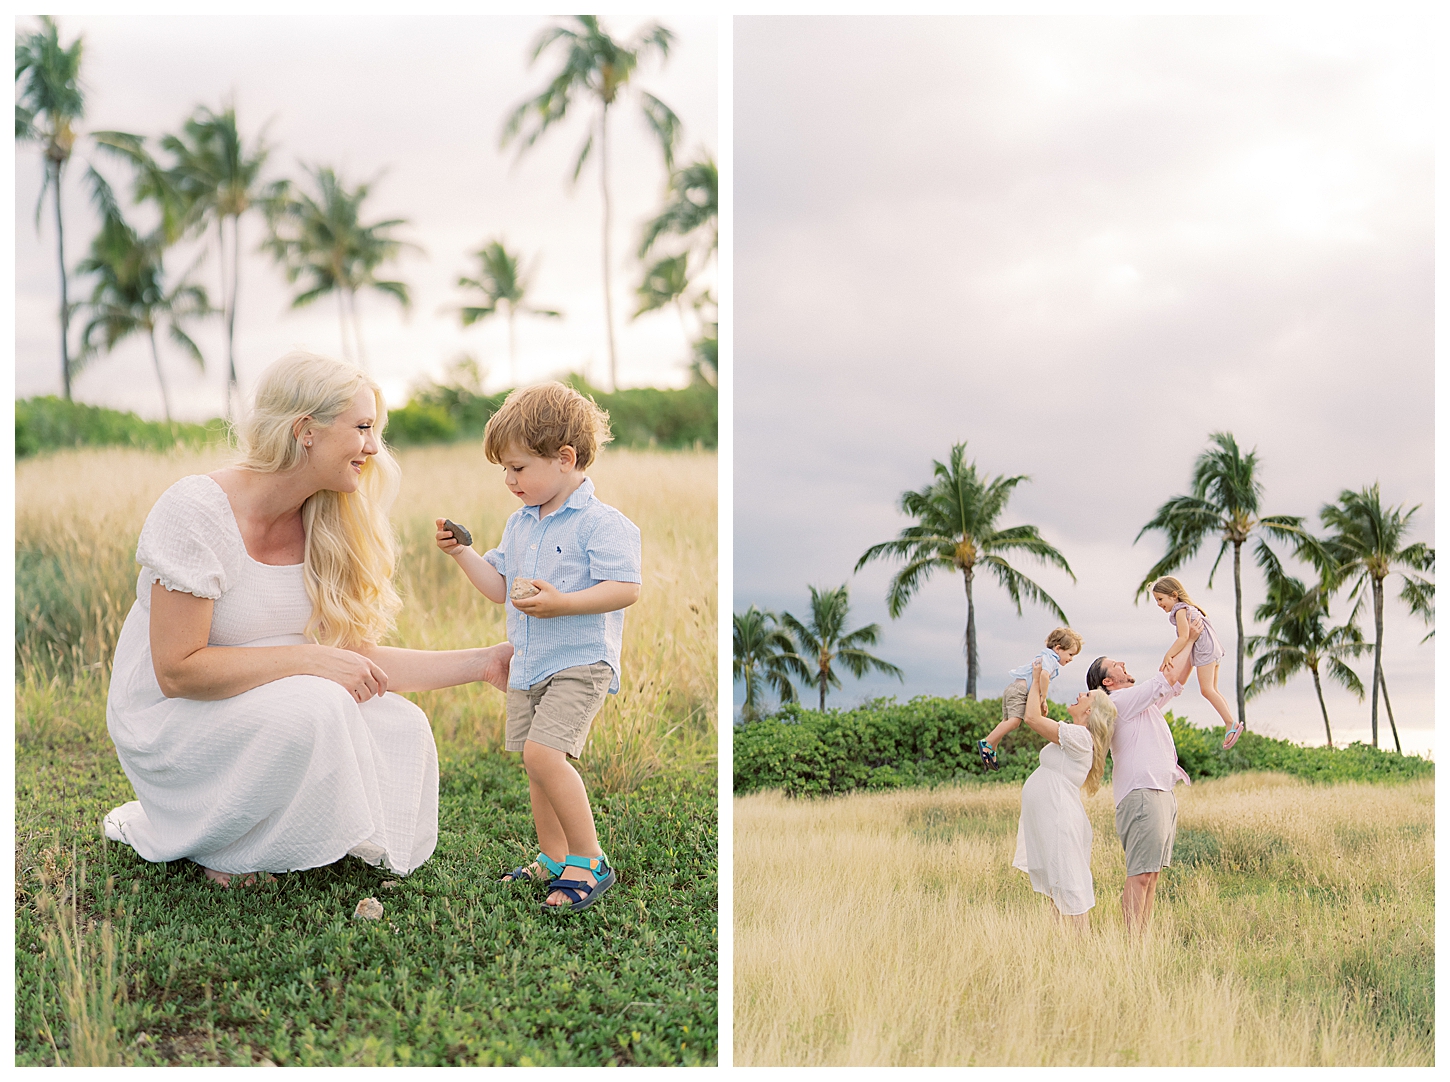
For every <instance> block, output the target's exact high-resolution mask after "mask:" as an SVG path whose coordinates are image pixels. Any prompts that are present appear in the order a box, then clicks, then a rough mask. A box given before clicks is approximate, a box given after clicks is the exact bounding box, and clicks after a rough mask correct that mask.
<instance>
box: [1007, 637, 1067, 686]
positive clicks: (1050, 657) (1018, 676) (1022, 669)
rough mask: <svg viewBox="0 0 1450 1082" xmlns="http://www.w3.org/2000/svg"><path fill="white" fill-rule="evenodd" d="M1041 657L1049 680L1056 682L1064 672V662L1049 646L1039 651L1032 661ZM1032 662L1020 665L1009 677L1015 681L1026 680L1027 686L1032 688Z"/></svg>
mask: <svg viewBox="0 0 1450 1082" xmlns="http://www.w3.org/2000/svg"><path fill="white" fill-rule="evenodd" d="M1039 657H1040V658H1041V659H1042V671H1043V672H1045V673H1046V674H1047V679H1048V680H1056V679H1057V674H1058V673H1059V672H1061V671H1062V662H1061V661H1060V660H1059V659H1058V656H1057V651H1056V650H1054V649H1053V648H1052V647H1050V646H1049V647H1047V648H1046V649H1044V650H1041V651H1039V652H1038V653H1037V656H1036V657H1034V658H1033V659H1032V661H1036V660H1037V658H1039ZM1032 661H1029V662H1028V663H1027V664H1026V665H1018V666H1017V668H1015V669H1012V670H1011V671H1010V673H1009V674H1008V675H1010V676H1011V677H1012V679H1013V680H1026V681H1027V686H1028V687H1029V688H1030V687H1031V686H1032Z"/></svg>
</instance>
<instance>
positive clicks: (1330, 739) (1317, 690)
mask: <svg viewBox="0 0 1450 1082" xmlns="http://www.w3.org/2000/svg"><path fill="white" fill-rule="evenodd" d="M1309 671H1310V672H1311V673H1313V674H1314V694H1315V695H1317V696H1318V697H1319V712H1320V713H1321V714H1323V715H1324V743H1325V744H1326V745H1327V746H1328V747H1329V748H1331V749H1332V748H1333V747H1334V734H1333V733H1331V732H1330V731H1329V708H1328V707H1326V706H1325V705H1324V690H1323V689H1322V688H1321V687H1320V686H1319V666H1318V665H1311V666H1310V667H1309Z"/></svg>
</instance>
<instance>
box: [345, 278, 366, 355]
mask: <svg viewBox="0 0 1450 1082" xmlns="http://www.w3.org/2000/svg"><path fill="white" fill-rule="evenodd" d="M347 306H348V308H349V309H351V311H352V344H353V348H354V349H355V350H357V366H358V367H359V368H361V369H362V370H363V371H364V372H366V371H367V370H368V357H367V354H366V353H364V352H363V344H362V322H361V321H360V320H359V319H358V317H357V290H355V289H349V290H348V291H347Z"/></svg>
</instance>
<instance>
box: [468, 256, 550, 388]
mask: <svg viewBox="0 0 1450 1082" xmlns="http://www.w3.org/2000/svg"><path fill="white" fill-rule="evenodd" d="M473 254H474V256H476V257H477V259H478V265H479V275H478V277H477V278H468V277H460V278H459V279H458V285H459V287H460V288H462V289H476V290H478V291H479V292H480V293H482V294H483V301H482V303H480V304H478V305H475V306H471V307H469V306H465V307H464V308H463V309H462V318H463V325H464V326H465V327H468V326H472V325H473V324H474V323H477V322H478V321H479V320H480V319H487V318H488V317H489V316H492V315H497V314H498V312H499V310H500V308H502V310H503V313H504V315H506V316H507V317H508V325H509V384H510V385H512V384H513V382H514V380H515V378H516V375H515V372H514V357H515V354H514V316H515V315H517V314H518V313H519V312H522V313H524V315H528V316H541V317H543V318H544V319H560V318H562V317H563V315H564V313H563V312H557V311H555V310H554V309H552V308H536V307H534V306H533V305H531V304H525V303H524V300H525V298H526V297H527V296H528V294H529V281H528V279H527V278H525V277H524V274H523V269H522V267H521V266H520V262H521V261H520V259H519V256H518V254H517V253H515V252H510V251H509V250H508V249H507V248H505V247H504V244H503V241H502V240H492V241H489V242H488V243H487V244H485V245H484V246H483V247H482V248H480V249H479V250H478V251H476V252H474V253H473Z"/></svg>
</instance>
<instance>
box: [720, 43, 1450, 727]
mask: <svg viewBox="0 0 1450 1082" xmlns="http://www.w3.org/2000/svg"><path fill="white" fill-rule="evenodd" d="M1428 30H1429V27H1428V26H1426V25H1421V24H1415V23H1405V22H1400V23H1395V22H1389V21H1384V20H1381V19H1378V18H1376V19H1375V21H1373V22H1344V21H1335V20H1334V19H1332V18H1329V17H1324V16H1316V17H1315V19H1314V20H1313V22H1312V24H1310V23H1309V22H1308V21H1297V20H1296V21H1278V22H1275V21H1266V20H1260V19H1255V18H1247V17H1234V18H1229V17H1221V16H1214V15H1208V14H1200V15H1198V16H1196V17H1192V18H1178V19H1167V18H1146V17H1140V16H1121V17H1099V18H1084V19H1076V18H1065V17H1056V16H1054V17H1042V18H1015V17H964V18H956V19H947V18H935V17H933V18H925V17H918V18H891V19H885V18H809V17H792V18H764V17H753V18H742V19H738V20H737V21H736V29H735V43H734V60H735V73H734V86H735V96H736V100H735V135H734V139H735V154H736V173H735V215H736V217H735V221H736V226H735V259H736V290H737V292H736V301H735V312H736V322H735V334H736V339H735V342H736V347H735V358H736V365H737V382H736V391H735V407H734V408H735V418H736V429H735V448H736V450H735V505H734V506H735V571H734V574H735V594H736V596H735V602H734V604H735V609H736V611H740V610H742V609H743V608H744V607H745V606H747V605H749V604H756V605H760V606H762V607H770V608H773V609H777V610H780V609H788V610H790V611H792V612H794V613H796V614H797V615H800V616H804V615H805V614H806V613H807V611H808V593H807V589H806V587H807V585H808V584H815V585H817V586H822V587H834V586H838V585H840V584H841V583H842V582H849V583H850V585H851V591H852V593H851V597H852V605H853V609H852V617H853V624H854V625H859V624H863V623H867V622H871V621H879V622H881V623H882V625H883V628H884V636H883V639H882V641H881V644H880V646H879V648H878V650H877V653H879V654H880V655H882V656H883V657H885V658H887V659H889V660H891V661H893V662H895V663H896V664H898V665H900V666H901V667H902V668H904V669H905V670H906V674H907V675H906V681H905V684H904V685H901V684H898V683H896V682H895V681H889V680H883V679H881V678H879V677H878V678H871V679H868V680H866V681H862V682H857V681H853V680H850V679H849V677H848V678H847V685H846V687H845V688H844V689H843V690H842V691H838V692H834V693H832V699H831V701H832V702H833V703H835V704H839V705H850V704H852V703H855V702H858V701H860V700H861V699H863V698H864V697H868V696H870V695H875V694H896V695H899V696H901V697H903V698H905V697H908V696H911V695H915V694H921V693H929V694H938V695H948V694H961V692H962V687H963V684H964V681H965V662H964V660H963V656H962V635H963V628H964V625H965V601H964V596H963V587H962V582H961V579H960V577H959V576H958V577H950V576H946V575H941V576H939V577H937V578H934V579H932V580H930V581H929V583H928V584H927V585H926V586H925V587H924V588H923V589H922V590H921V592H920V593H919V595H918V596H917V597H916V598H915V599H914V600H913V601H912V602H911V603H910V605H909V606H908V607H907V609H906V611H905V613H904V614H903V616H902V617H901V618H900V619H898V620H895V621H892V620H890V619H889V618H888V616H887V614H886V609H885V603H884V594H885V589H886V584H887V581H888V579H889V577H890V575H891V574H892V572H893V571H894V570H895V567H896V566H897V565H894V564H891V563H878V564H874V565H870V566H868V568H866V569H865V570H863V571H862V572H861V573H860V574H857V575H854V576H853V575H852V574H851V569H852V567H853V566H854V564H855V562H856V559H857V558H858V557H859V556H860V555H861V553H862V552H863V551H865V549H866V548H867V547H868V546H869V545H871V544H873V543H876V542H879V541H884V540H887V539H889V538H891V537H893V536H895V535H896V533H897V532H898V531H899V530H900V529H901V528H902V527H903V526H905V525H907V522H908V520H907V519H906V518H905V517H904V516H902V515H901V514H900V513H899V512H898V511H897V509H896V501H897V499H898V497H899V495H900V493H901V492H902V491H903V490H905V489H908V488H920V487H921V486H923V485H925V484H927V483H928V482H929V481H930V480H931V463H932V460H933V459H940V460H945V459H946V458H947V455H948V453H949V451H950V448H951V446H952V444H953V443H954V442H957V441H962V440H965V441H966V443H967V450H968V455H969V457H970V458H972V459H974V460H975V461H976V462H977V464H978V467H979V469H981V470H982V471H984V472H985V473H987V474H989V475H994V476H995V475H998V474H1008V475H1012V474H1019V473H1020V474H1027V475H1029V476H1030V477H1031V481H1030V482H1028V483H1024V484H1023V485H1021V486H1019V487H1018V489H1017V492H1016V494H1015V496H1014V498H1013V500H1012V502H1011V504H1010V505H1009V508H1008V511H1007V513H1006V514H1005V515H1004V517H1003V519H1002V520H1001V525H1003V526H1007V525H1013V524H1018V523H1032V524H1035V525H1037V526H1038V527H1040V529H1041V531H1042V534H1043V535H1044V536H1045V537H1046V538H1047V539H1048V540H1049V541H1050V542H1052V543H1053V544H1054V545H1056V546H1057V547H1058V549H1059V550H1061V551H1062V552H1063V554H1064V555H1065V556H1066V557H1067V559H1068V561H1069V562H1070V563H1071V566H1072V568H1073V570H1074V572H1075V573H1076V575H1077V582H1076V584H1075V585H1074V584H1073V582H1072V581H1071V580H1070V579H1068V577H1067V576H1066V575H1064V574H1062V573H1061V572H1060V571H1056V570H1044V569H1043V568H1042V566H1041V565H1039V564H1036V563H1035V562H1033V561H1032V560H1031V559H1030V558H1015V557H1014V562H1016V564H1017V566H1018V567H1019V569H1020V570H1022V571H1024V572H1025V573H1027V574H1028V575H1029V576H1030V577H1032V578H1034V579H1035V580H1036V581H1037V582H1038V583H1040V584H1041V585H1042V586H1043V587H1044V588H1045V589H1046V590H1047V591H1048V592H1049V593H1050V594H1051V595H1052V596H1053V597H1055V598H1056V599H1057V600H1058V601H1059V602H1060V603H1061V604H1062V606H1063V608H1064V609H1065V610H1066V611H1067V614H1068V616H1069V618H1070V619H1071V621H1072V623H1073V625H1074V626H1075V627H1076V628H1077V629H1078V630H1079V631H1080V632H1081V633H1082V634H1083V635H1084V637H1085V638H1086V640H1087V642H1086V646H1085V648H1084V653H1083V655H1082V657H1081V658H1080V659H1078V660H1077V661H1075V662H1074V663H1073V665H1072V666H1070V667H1069V668H1067V669H1066V670H1065V671H1064V674H1063V676H1062V677H1060V678H1059V680H1058V681H1057V682H1056V683H1055V684H1054V688H1053V696H1054V697H1055V698H1067V697H1069V696H1071V695H1073V694H1075V693H1076V692H1077V691H1079V690H1081V688H1082V686H1083V675H1084V672H1085V670H1086V668H1087V662H1088V661H1090V660H1091V659H1092V658H1093V657H1095V656H1097V655H1099V654H1104V653H1106V654H1110V655H1112V656H1114V657H1118V658H1122V659H1124V660H1126V661H1127V663H1128V667H1129V670H1130V671H1131V672H1133V673H1134V674H1135V675H1137V676H1139V677H1140V678H1143V677H1146V676H1149V675H1151V674H1152V672H1153V670H1154V669H1155V668H1156V666H1157V663H1158V661H1159V660H1160V659H1161V656H1162V653H1163V651H1164V649H1165V648H1166V647H1167V645H1168V643H1169V641H1170V640H1171V629H1170V628H1169V626H1168V622H1167V619H1166V617H1165V616H1164V615H1163V613H1161V612H1160V611H1159V610H1158V609H1157V608H1155V607H1152V606H1151V605H1150V604H1148V603H1146V602H1145V603H1142V604H1139V605H1137V606H1135V605H1134V602H1133V594H1134V590H1135V588H1136V586H1137V584H1138V582H1139V581H1140V580H1141V578H1142V576H1143V575H1144V573H1145V572H1146V570H1147V568H1148V567H1149V566H1151V564H1152V563H1153V562H1154V561H1155V560H1157V559H1158V557H1159V556H1161V555H1162V553H1163V551H1164V549H1163V540H1162V537H1161V535H1159V534H1150V535H1148V536H1146V537H1144V539H1143V540H1142V541H1141V542H1139V543H1138V544H1137V545H1136V546H1135V545H1134V544H1133V539H1134V536H1135V535H1136V534H1137V533H1138V530H1139V529H1140V528H1141V527H1142V525H1143V524H1144V523H1145V522H1147V521H1148V519H1149V518H1150V517H1151V516H1152V515H1153V513H1154V510H1155V509H1156V508H1157V507H1158V506H1159V505H1160V504H1161V503H1162V502H1163V501H1164V500H1166V499H1168V498H1169V497H1170V496H1173V495H1176V494H1179V493H1183V492H1186V491H1187V489H1188V483H1189V476H1190V471H1191V468H1192V464H1193V461H1194V458H1195V457H1196V456H1197V455H1198V454H1199V453H1201V452H1202V451H1203V450H1204V449H1205V447H1206V446H1207V442H1208V436H1209V434H1210V433H1211V432H1215V431H1220V430H1226V431H1230V432H1232V433H1233V434H1234V436H1235V437H1236V438H1237V439H1238V441H1239V443H1240V444H1241V446H1243V447H1244V449H1245V450H1249V449H1254V450H1256V451H1257V453H1258V456H1259V460H1260V464H1261V465H1260V474H1259V476H1260V478H1261V479H1262V481H1263V484H1264V490H1265V491H1264V498H1263V510H1264V512H1266V513H1273V514H1292V515H1304V516H1310V517H1311V519H1312V520H1313V524H1314V525H1315V526H1317V525H1318V523H1317V518H1316V517H1315V516H1317V513H1318V511H1319V509H1320V507H1321V506H1322V505H1323V504H1324V503H1325V502H1326V501H1330V500H1333V499H1334V498H1335V497H1336V496H1337V495H1338V493H1339V492H1340V491H1341V489H1344V488H1354V489H1358V488H1360V487H1362V486H1365V485H1368V484H1371V483H1373V482H1376V481H1378V482H1379V483H1380V485H1381V489H1382V493H1383V498H1384V500H1385V501H1386V502H1387V503H1390V504H1400V503H1404V504H1407V505H1410V506H1413V505H1415V504H1419V505H1421V506H1420V509H1419V511H1418V512H1417V513H1416V515H1415V519H1414V521H1415V525H1416V529H1415V530H1414V533H1413V537H1414V538H1416V539H1420V540H1425V541H1429V542H1433V532H1432V531H1433V523H1434V504H1433V496H1434V489H1433V448H1434V411H1433V401H1432V390H1433V388H1432V346H1433V338H1432V332H1433V322H1432V319H1433V297H1432V288H1433V269H1434V268H1433V242H1434V219H1433V209H1434V207H1433V123H1432V107H1433V101H1434V95H1433V82H1432V67H1431V56H1430V53H1429V40H1430V34H1429V33H1428ZM1216 548H1217V545H1216V544H1213V543H1210V544H1208V545H1206V546H1205V549H1204V551H1203V553H1202V555H1201V556H1200V557H1199V558H1198V559H1196V560H1194V561H1193V562H1192V563H1191V564H1189V565H1188V566H1186V567H1185V568H1183V569H1182V571H1181V572H1180V573H1179V574H1180V577H1181V578H1182V579H1183V580H1184V582H1185V584H1186V585H1187V587H1188V589H1189V590H1190V592H1192V593H1193V594H1194V595H1195V596H1196V597H1197V598H1198V599H1199V600H1200V601H1201V602H1202V604H1203V605H1204V607H1205V608H1206V610H1207V611H1208V613H1209V615H1210V617H1211V618H1212V619H1213V620H1214V622H1215V624H1216V626H1217V627H1218V629H1219V630H1220V634H1221V637H1222V638H1223V639H1224V640H1225V645H1226V646H1227V647H1228V648H1229V650H1230V656H1229V658H1228V659H1226V662H1225V664H1224V666H1223V669H1222V670H1221V674H1220V680H1219V687H1220V690H1221V691H1223V692H1224V693H1225V695H1226V697H1228V698H1229V699H1230V701H1232V698H1233V694H1234V693H1233V682H1234V681H1233V670H1232V657H1233V655H1232V650H1233V642H1234V635H1233V580H1232V575H1231V572H1230V571H1229V566H1228V564H1227V562H1226V563H1225V565H1224V567H1223V568H1221V569H1220V572H1219V575H1218V577H1216V578H1215V580H1214V587H1213V589H1212V590H1209V589H1208V588H1207V585H1206V582H1207V578H1208V571H1209V567H1210V565H1211V563H1212V559H1213V555H1214V552H1215V551H1216ZM1244 579H1245V588H1246V599H1245V616H1246V619H1248V618H1249V617H1250V616H1251V613H1252V608H1253V607H1254V605H1256V604H1257V603H1258V602H1259V601H1260V600H1261V599H1262V593H1263V591H1262V586H1261V579H1260V576H1259V574H1258V572H1257V570H1256V569H1255V568H1254V567H1253V566H1252V564H1251V563H1250V562H1248V561H1246V564H1245V572H1244ZM1392 583H1393V585H1392V586H1391V591H1390V593H1391V597H1390V599H1389V600H1388V601H1387V604H1386V625H1387V631H1386V653H1385V661H1384V664H1385V671H1386V675H1387V681H1388V684H1389V687H1390V690H1391V694H1392V696H1393V700H1392V701H1393V704H1394V706H1395V713H1396V717H1397V720H1398V721H1399V723H1400V727H1401V732H1402V738H1403V739H1404V742H1405V744H1406V747H1407V750H1409V749H1412V748H1413V749H1428V748H1429V747H1431V745H1432V740H1431V733H1430V729H1431V726H1432V724H1433V719H1432V694H1433V679H1434V664H1433V640H1432V643H1431V644H1425V645H1420V639H1421V638H1422V637H1423V635H1424V634H1425V631H1426V629H1425V628H1424V626H1423V625H1422V624H1420V623H1419V622H1418V620H1415V619H1411V618H1409V617H1408V616H1407V615H1406V614H1405V613H1404V609H1403V606H1402V605H1401V603H1400V602H1398V601H1397V600H1395V599H1394V598H1393V594H1394V593H1397V592H1398V585H1397V583H1398V579H1397V578H1396V579H1394V580H1392ZM974 592H975V597H976V601H977V620H978V629H979V648H980V652H981V661H982V673H981V678H980V681H981V682H980V686H979V693H980V694H981V695H982V696H983V697H989V696H995V695H997V694H999V693H1000V689H1001V687H1002V686H1003V684H1004V683H1005V682H1006V679H1007V677H1006V670H1007V669H1009V668H1011V667H1013V666H1015V665H1019V664H1022V663H1023V662H1025V661H1027V660H1028V659H1029V658H1030V657H1031V656H1032V654H1033V652H1034V651H1035V650H1036V649H1038V648H1040V647H1041V644H1042V640H1043V638H1044V637H1045V635H1046V633H1047V632H1048V631H1049V630H1050V629H1051V628H1052V627H1053V626H1054V623H1055V621H1054V620H1053V618H1052V617H1051V615H1050V614H1048V613H1047V612H1046V611H1045V610H1044V609H1042V608H1040V607H1035V606H1031V605H1028V606H1027V607H1026V609H1025V611H1024V614H1023V615H1022V616H1021V617H1019V616H1018V615H1017V614H1016V612H1015V611H1014V609H1013V608H1012V606H1011V603H1010V601H1009V600H1008V598H1007V596H1006V593H1005V591H1003V590H1002V589H1001V588H1000V587H999V586H998V585H996V583H995V581H993V580H991V579H990V578H988V577H986V576H979V578H978V580H977V583H976V586H975V591H974ZM1344 614H1345V606H1344V605H1343V603H1342V602H1341V603H1339V604H1337V605H1336V607H1335V610H1334V616H1335V618H1336V620H1339V619H1342V618H1343V616H1344ZM1372 626H1373V624H1372V620H1371V621H1369V622H1368V623H1367V627H1368V628H1369V629H1370V633H1371V634H1372ZM1358 668H1359V671H1360V672H1361V674H1362V676H1363V677H1364V680H1365V683H1366V686H1368V683H1369V665H1368V662H1367V661H1365V662H1362V663H1361V664H1360V665H1359V666H1358ZM739 695H740V690H739V688H737V702H738V701H739ZM1326 698H1327V699H1328V703H1329V710H1330V718H1331V721H1332V722H1333V724H1334V726H1335V736H1336V743H1338V742H1340V741H1341V740H1347V739H1353V738H1362V739H1367V738H1368V731H1369V706H1368V702H1367V701H1366V702H1365V703H1364V704H1360V703H1357V702H1355V701H1354V700H1353V699H1352V698H1351V697H1349V696H1347V695H1346V694H1345V693H1343V692H1341V691H1339V690H1337V689H1333V688H1329V689H1326ZM1175 709H1176V710H1179V711H1180V712H1185V713H1186V714H1187V715H1188V717H1189V718H1190V719H1192V720H1193V721H1195V722H1197V723H1199V724H1208V723H1210V721H1215V722H1216V715H1215V714H1214V711H1213V709H1212V707H1211V706H1210V705H1209V704H1208V703H1207V701H1206V700H1204V699H1203V698H1202V697H1201V696H1200V695H1199V694H1198V691H1197V687H1196V683H1194V684H1190V687H1189V689H1188V691H1187V692H1186V693H1185V694H1184V695H1183V697H1182V698H1180V699H1179V700H1178V703H1177V704H1175ZM1249 718H1250V727H1251V728H1252V729H1256V730H1258V731H1263V732H1268V733H1271V734H1274V735H1281V736H1289V737H1292V738H1294V739H1298V740H1304V741H1308V742H1322V741H1323V723H1322V721H1321V719H1320V716H1319V713H1318V709H1317V706H1316V703H1315V699H1314V691H1313V685H1312V682H1311V681H1310V679H1309V678H1308V677H1307V676H1304V677H1302V678H1298V679H1296V680H1295V681H1294V682H1292V683H1291V684H1290V685H1289V686H1288V687H1287V688H1285V689H1283V690H1281V691H1275V692H1272V693H1268V694H1266V695H1265V696H1263V697H1262V698H1260V699H1258V700H1254V701H1253V702H1251V704H1250V715H1249ZM1380 724H1381V743H1382V745H1383V746H1389V745H1390V738H1389V732H1388V726H1387V724H1386V722H1385V720H1384V716H1383V712H1382V713H1381V723H1380Z"/></svg>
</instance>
